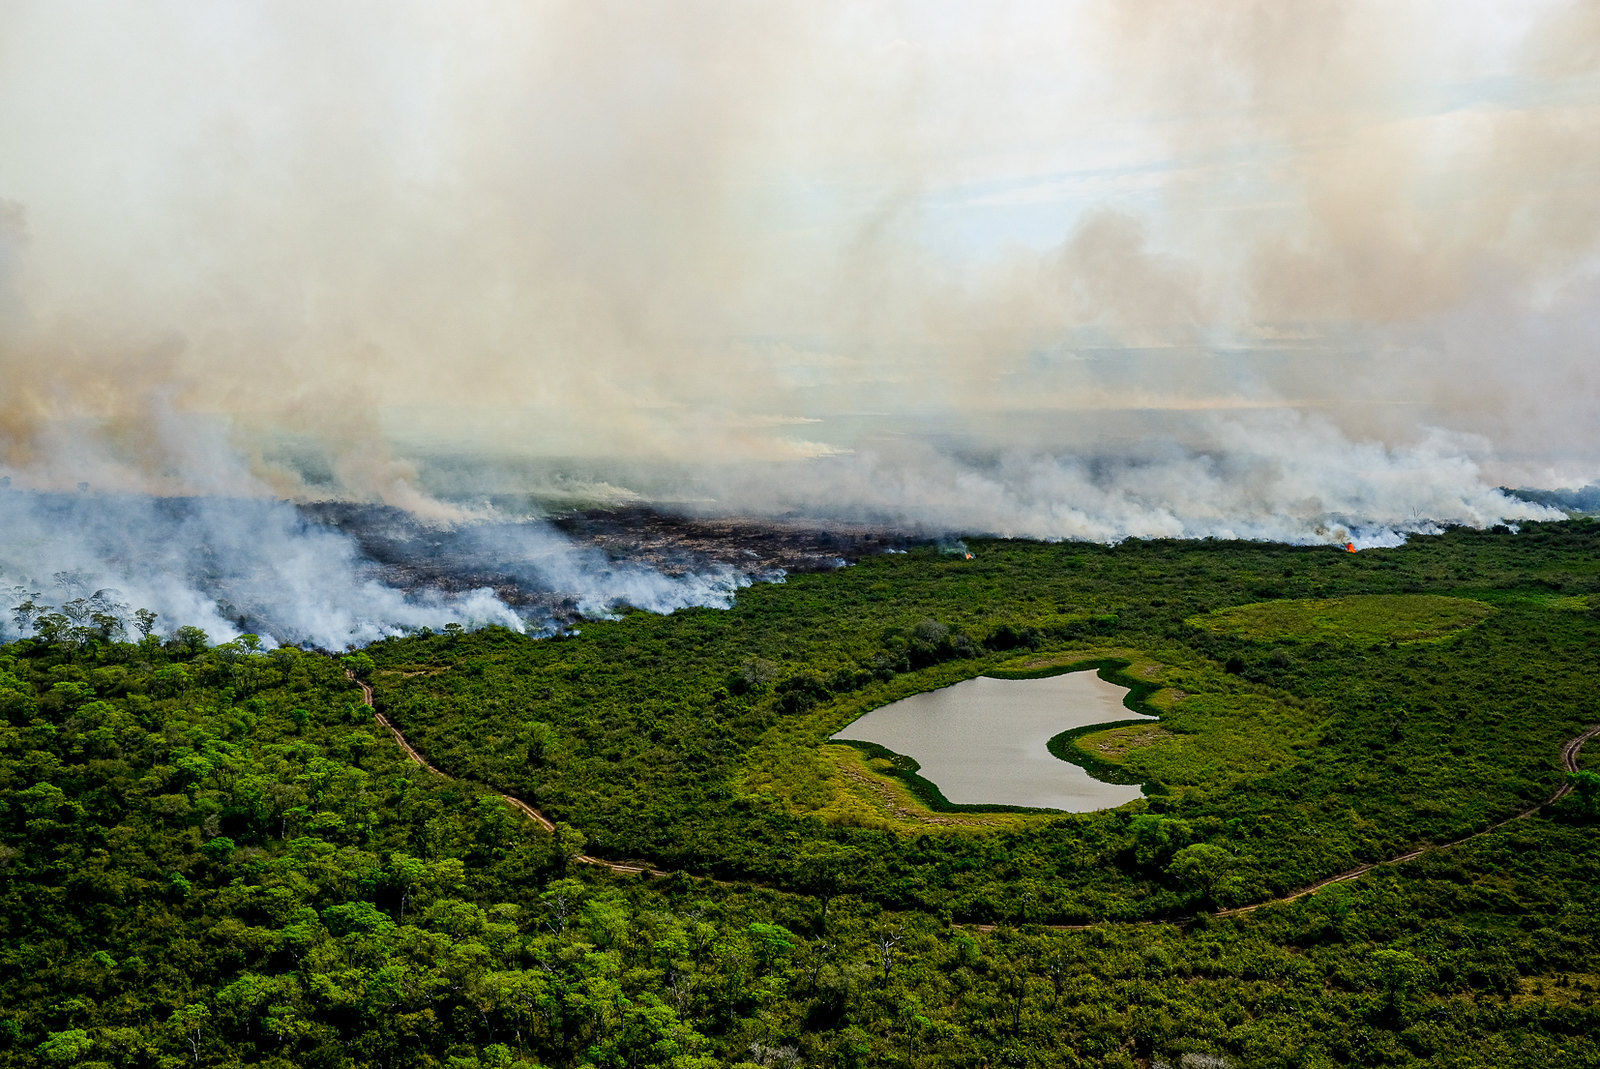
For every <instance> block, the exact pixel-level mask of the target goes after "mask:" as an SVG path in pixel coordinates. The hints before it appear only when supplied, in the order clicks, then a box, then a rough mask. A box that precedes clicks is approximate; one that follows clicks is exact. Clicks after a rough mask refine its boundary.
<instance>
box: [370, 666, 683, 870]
mask: <svg viewBox="0 0 1600 1069" xmlns="http://www.w3.org/2000/svg"><path fill="white" fill-rule="evenodd" d="M344 674H345V675H346V676H347V677H349V679H350V681H351V682H353V683H354V684H355V685H356V686H358V687H360V688H361V694H362V697H363V699H364V700H365V701H366V703H367V708H369V709H371V710H372V716H373V718H374V719H375V720H377V721H378V723H379V724H380V725H382V727H383V728H384V730H385V731H387V732H388V733H389V734H391V735H393V736H394V741H395V742H397V743H399V744H400V749H402V750H404V751H405V752H406V756H407V757H409V758H411V760H413V761H415V762H416V763H417V764H419V765H421V766H422V767H423V768H425V769H427V770H428V771H429V772H432V773H433V774H434V775H435V776H440V777H443V778H444V779H454V778H455V777H454V776H452V775H450V774H449V773H448V772H441V771H440V770H439V769H437V768H434V767H433V766H432V765H430V764H428V759H427V758H426V757H423V756H422V754H420V753H418V752H417V748H416V747H415V746H413V745H411V743H410V742H409V741H408V740H407V739H406V737H405V736H404V735H402V734H401V733H400V729H399V728H397V727H395V726H394V725H393V724H391V723H389V718H388V717H386V716H384V715H383V714H382V713H380V712H378V707H377V705H376V704H375V703H374V702H373V698H372V684H370V683H366V682H364V681H362V680H359V679H357V678H356V674H355V673H354V672H352V671H351V670H350V669H348V668H346V669H345V670H344ZM498 797H499V798H500V800H501V801H502V802H504V803H506V805H509V806H510V807H511V808H512V809H515V810H516V811H517V812H519V813H521V814H522V815H523V816H525V817H527V818H528V819H529V820H531V821H533V822H534V823H535V824H537V825H539V827H541V828H543V829H544V830H545V831H547V832H550V833H552V834H554V832H555V830H556V826H555V822H554V821H552V820H551V819H550V818H549V817H547V816H545V815H544V814H543V813H541V812H539V811H538V810H537V809H535V808H533V806H531V805H529V804H528V803H527V802H524V801H523V800H522V799H521V798H513V797H512V796H511V795H509V794H501V795H499V796H498ZM572 860H574V861H576V862H578V864H580V865H598V866H599V867H601V868H603V869H610V870H611V871H612V872H620V873H625V874H637V873H640V872H648V873H650V875H652V876H665V875H667V873H665V872H663V871H662V870H660V869H653V868H651V867H650V866H648V865H643V864H639V865H636V864H633V863H631V862H626V861H607V860H605V859H604V858H600V857H591V856H590V855H588V854H579V855H577V856H576V857H574V858H573V859H572Z"/></svg>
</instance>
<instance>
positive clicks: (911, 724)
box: [833, 671, 1156, 813]
mask: <svg viewBox="0 0 1600 1069" xmlns="http://www.w3.org/2000/svg"><path fill="white" fill-rule="evenodd" d="M1127 693H1128V691H1127V688H1125V687H1119V686H1116V685H1115V684H1112V683H1107V682H1106V681H1105V680H1103V679H1101V678H1100V677H1099V676H1098V675H1096V674H1095V673H1094V672H1092V671H1085V672H1069V673H1067V674H1066V675H1059V676H1047V677H1046V678H1044V679H991V678H989V677H987V676H979V677H978V678H977V679H969V680H966V681H965V682H962V683H957V684H956V685H955V686H953V687H945V688H944V689H942V690H933V691H929V692H927V693H926V694H916V695H913V696H911V697H909V698H905V699H902V700H901V701H897V702H895V703H894V704H892V705H885V706H884V707H883V708H881V709H874V710H873V711H872V712H870V713H868V714H867V715H866V716H863V717H862V718H861V719H859V720H857V721H856V722H855V723H853V724H851V725H850V726H849V727H847V728H845V729H844V730H843V731H840V732H839V733H838V734H836V735H834V736H833V738H834V739H835V740H837V741H846V740H854V741H857V742H875V743H877V744H878V745H879V746H884V747H887V748H888V749H891V750H893V751H894V752H895V753H899V754H905V755H906V756H907V757H910V758H913V759H915V760H916V762H917V763H918V764H919V765H921V766H922V767H921V768H920V769H919V770H918V772H917V774H918V775H919V776H921V777H922V778H923V779H925V780H928V781H930V782H932V783H934V784H936V785H937V786H938V788H939V790H940V791H941V792H943V794H944V796H945V798H947V799H948V800H950V801H951V802H956V803H959V804H966V805H1021V806H1031V807H1035V808H1039V809H1064V810H1066V811H1068V812H1071V813H1088V812H1092V811H1094V810H1096V809H1110V808H1113V807H1115V806H1119V805H1122V804H1123V803H1124V802H1131V801H1133V800H1134V799H1135V798H1139V797H1142V796H1143V795H1142V792H1141V791H1140V790H1139V787H1138V786H1137V785H1133V784H1123V783H1102V782H1100V781H1099V780H1097V779H1095V778H1094V777H1092V776H1090V775H1089V773H1087V772H1085V771H1084V770H1083V769H1081V768H1079V767H1078V766H1077V765H1072V764H1068V763H1067V762H1065V761H1062V760H1060V759H1059V758H1057V757H1054V756H1053V755H1052V754H1051V753H1050V750H1049V748H1048V746H1047V744H1048V743H1049V741H1050V739H1051V738H1052V737H1053V736H1055V735H1059V734H1061V732H1063V731H1066V730H1068V729H1069V728H1078V727H1088V726H1090V725H1091V724H1105V723H1110V722H1112V721H1116V720H1154V719H1156V718H1155V717H1153V716H1145V715H1143V714H1141V713H1136V712H1134V711H1133V710H1131V709H1129V708H1128V707H1127V706H1125V705H1123V704H1122V699H1123V697H1124V696H1125V695H1126V694H1127Z"/></svg>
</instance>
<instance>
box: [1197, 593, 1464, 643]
mask: <svg viewBox="0 0 1600 1069" xmlns="http://www.w3.org/2000/svg"><path fill="white" fill-rule="evenodd" d="M1493 612H1494V609H1493V608H1491V607H1490V606H1488V605H1485V604H1484V603H1483V602H1481V601H1472V600H1469V599H1467V598H1452V597H1444V596H1441V595H1437V594H1363V595H1356V596H1354V597H1348V598H1321V599H1313V598H1300V599H1295V600H1288V601H1258V602H1255V603H1253V604H1250V605H1236V606H1234V607H1233V608H1230V609H1218V610H1217V611H1215V612H1209V613H1206V614H1204V615H1201V616H1191V617H1189V619H1188V620H1186V621H1185V622H1186V623H1188V624H1189V625H1190V626H1193V627H1198V628H1202V629H1204V630H1206V631H1212V632H1215V633H1218V634H1224V635H1235V636H1238V637H1240V638H1246V639H1251V640H1253V641H1257V642H1317V641H1333V642H1420V641H1424V640H1427V639H1437V638H1444V637H1446V636H1448V635H1453V634H1456V633H1458V632H1461V631H1465V630H1466V629H1467V628H1469V627H1471V626H1473V625H1474V624H1476V623H1479V622H1480V621H1482V620H1484V619H1485V618H1487V617H1488V616H1489V615H1490V614H1491V613H1493Z"/></svg>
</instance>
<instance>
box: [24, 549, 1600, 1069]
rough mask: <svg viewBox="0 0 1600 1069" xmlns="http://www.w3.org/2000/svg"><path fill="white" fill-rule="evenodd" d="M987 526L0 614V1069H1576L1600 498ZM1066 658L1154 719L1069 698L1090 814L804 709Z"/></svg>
mask: <svg viewBox="0 0 1600 1069" xmlns="http://www.w3.org/2000/svg"><path fill="white" fill-rule="evenodd" d="M969 544H970V545H971V547H972V550H973V553H974V558H973V559H972V560H966V559H960V558H956V557H953V556H946V555H940V554H938V553H936V552H933V551H920V552H913V553H910V554H906V555H899V554H896V555H892V556H884V557H875V558H870V559H868V560H865V561H863V562H862V563H861V564H860V565H858V566H856V567H852V568H848V569H843V570H840V571H838V572H834V573H828V574H817V575H807V576H799V577H794V578H792V579H791V580H790V581H788V582H786V583H783V584H774V585H764V586H757V587H753V588H751V589H749V590H746V591H744V592H742V593H741V594H740V596H739V598H738V599H737V601H736V602H735V604H734V606H733V608H731V609H729V610H727V611H711V610H696V611H684V612H679V613H675V614H673V615H671V616H655V615H650V614H647V613H642V612H633V613H626V614H624V615H623V616H622V617H621V618H620V619H617V620H612V621H592V622H588V623H586V624H584V625H583V627H582V628H581V633H580V634H577V635H573V636H568V637H565V638H561V639H556V640H543V641H540V640H532V639H528V638H524V637H522V636H519V635H515V634H511V633H509V632H505V631H500V630H493V629H490V630H486V631H481V632H476V633H459V632H452V633H448V634H434V635H418V636H412V637H407V638H399V639H393V640H389V641H386V642H382V643H378V644H376V645H374V646H371V647H368V648H367V649H366V650H363V651H360V652H357V653H354V654H352V655H350V656H349V657H348V658H346V659H344V660H342V661H340V660H334V659H330V658H328V657H326V656H323V655H319V654H314V653H302V652H299V651H294V650H278V651H273V652H270V653H268V652H263V651H261V650H259V649H256V648H253V647H252V646H251V645H250V644H249V643H247V642H240V643H231V644H225V645H223V646H219V647H214V648H209V649H208V648H206V647H205V645H204V644H203V643H201V642H199V641H197V640H195V636H194V635H192V634H181V635H180V636H178V637H176V638H175V639H174V640H173V641H168V642H162V641H160V640H159V639H157V638H154V637H152V638H147V639H145V640H144V641H141V642H123V641H112V636H111V635H109V634H107V635H104V636H101V637H99V638H96V637H94V636H92V635H77V636H72V635H54V636H51V637H49V638H39V639H30V640H25V641H22V642H18V643H14V644H12V645H10V646H7V647H4V648H0V715H3V717H4V722H3V724H0V807H3V808H0V864H3V867H0V923H3V929H0V963H3V966H4V968H3V970H0V1005H3V1007H4V1015H3V1017H0V1065H16V1066H34V1065H40V1064H45V1065H49V1064H60V1065H84V1066H119V1067H120V1066H141V1067H142V1066H167V1065H171V1066H178V1065H197V1066H229V1065H242V1064H263V1065H277V1066H346V1065H348V1066H385V1067H389V1066H448V1067H451V1069H471V1067H474V1066H533V1065H546V1066H579V1065H593V1066H618V1067H620V1066H633V1065H659V1066H677V1067H680V1069H699V1067H706V1069H709V1067H711V1066H720V1065H731V1064H738V1063H745V1064H751V1065H759V1066H789V1065H802V1064H803V1065H818V1066H824V1065H826V1066H832V1065H840V1066H935V1065H938V1066H944V1065H965V1066H998V1065H1006V1066H1116V1067H1121V1069H1132V1067H1139V1069H1148V1067H1149V1066H1151V1065H1153V1064H1154V1063H1156V1062H1158V1061H1165V1062H1167V1063H1169V1064H1174V1065H1176V1064H1179V1062H1180V1059H1181V1057H1182V1056H1183V1055H1184V1054H1191V1055H1196V1056H1201V1055H1203V1056H1206V1057H1209V1058H1214V1059H1224V1061H1216V1062H1213V1063H1211V1064H1218V1065H1221V1064H1227V1065H1232V1066H1238V1067H1256V1066H1260V1067H1269V1069H1280V1067H1281V1069H1291V1067H1313V1066H1337V1065H1361V1066H1369V1065H1370V1066H1395V1065H1427V1066H1438V1067H1445V1066H1450V1067H1462V1069H1465V1067H1477V1066H1484V1067H1487V1066H1497V1067H1498V1066H1505V1065H1562V1066H1600V1041H1597V1040H1596V1038H1595V1037H1596V1036H1600V1008H1597V1001H1600V971H1597V968H1596V964H1595V963H1596V962H1597V961H1600V915H1597V909H1600V907H1597V905H1596V901H1597V899H1596V896H1595V894H1594V888H1595V886H1596V884H1597V883H1600V775H1595V774H1594V770H1596V769H1600V763H1597V758H1600V755H1597V754H1596V753H1595V752H1594V750H1595V748H1596V747H1595V746H1593V745H1591V746H1590V747H1589V749H1588V750H1586V751H1584V753H1583V754H1582V757H1581V767H1582V768H1584V769H1585V770H1587V771H1586V772H1584V773H1580V774H1579V779H1578V789H1577V790H1575V791H1573V792H1572V793H1570V794H1568V795H1566V796H1565V797H1564V798H1562V799H1560V801H1559V802H1557V803H1556V804H1554V805H1552V806H1550V807H1547V808H1544V809H1538V806H1539V804H1540V803H1541V802H1542V801H1543V800H1544V799H1546V798H1547V797H1549V796H1550V795H1551V794H1552V792H1553V791H1554V790H1555V789H1556V788H1558V787H1559V786H1560V785H1561V784H1562V783H1563V782H1564V781H1566V779H1567V775H1566V773H1565V772H1564V771H1563V768H1562V765H1561V757H1560V755H1561V752H1562V748H1563V746H1564V745H1565V744H1566V743H1567V742H1568V741H1569V740H1571V739H1573V738H1574V737H1576V736H1577V735H1579V734H1580V733H1581V732H1583V731H1584V730H1585V728H1586V727H1587V726H1589V725H1593V724H1596V723H1600V700H1597V698H1596V694H1597V689H1596V686H1595V682H1596V674H1597V670H1596V667H1595V666H1596V663H1597V661H1600V612H1597V611H1596V608H1595V604H1596V602H1595V595H1597V594H1600V524H1595V523H1592V522H1584V521H1573V522H1566V523H1554V524H1530V525H1528V526H1527V527H1525V528H1524V529H1523V530H1522V531H1521V532H1518V533H1512V532H1510V531H1507V530H1503V529H1501V530H1496V531H1486V532H1475V531H1465V530H1462V531H1452V532H1450V533H1448V534H1446V535H1443V536H1439V537H1432V538H1423V539H1416V540H1414V541H1413V542H1412V543H1410V544H1408V545H1406V546H1402V547H1399V548H1396V549H1386V550H1371V551H1364V552H1362V553H1358V554H1348V553H1344V552H1336V551H1334V550H1332V549H1319V548H1306V547H1288V546H1278V545H1269V544H1258V543H1214V542H1203V543H1183V542H1130V543H1124V544H1121V545H1118V546H1115V547H1106V546H1093V545H1082V544H1058V545H1039V544H1032V543H1017V542H1003V541H971V542H970V543H969ZM1381 599H1389V600H1381ZM1261 606H1268V607H1267V608H1261ZM1082 665H1094V666H1096V667H1097V668H1098V669H1099V671H1100V672H1101V673H1102V675H1103V676H1105V677H1107V678H1109V679H1110V680H1111V681H1113V682H1117V683H1119V684H1120V685H1124V686H1128V687H1130V688H1131V689H1133V690H1134V691H1135V692H1136V693H1135V694H1134V699H1133V700H1134V701H1135V703H1136V705H1139V703H1142V707H1148V709H1149V710H1150V711H1152V712H1154V713H1156V714H1159V718H1160V719H1159V721H1157V722H1149V721H1146V722H1140V723H1137V724H1134V725H1127V726H1122V727H1114V726H1098V725H1096V726H1090V727H1088V728H1086V729H1085V730H1083V731H1082V732H1081V733H1080V732H1069V733H1066V734H1065V735H1058V736H1057V737H1056V739H1055V740H1054V745H1055V746H1056V748H1057V749H1058V751H1060V752H1061V753H1063V754H1065V755H1066V756H1069V757H1070V758H1072V759H1073V760H1075V761H1078V762H1081V763H1083V764H1085V765H1086V766H1087V767H1092V768H1095V770H1096V772H1097V774H1117V775H1122V776H1124V777H1125V778H1127V779H1129V780H1131V781H1137V782H1142V783H1145V784H1148V785H1149V786H1148V790H1149V794H1148V796H1147V797H1145V798H1142V799H1139V800H1135V801H1133V802H1131V803H1129V804H1127V805H1124V806H1122V807H1120V808H1117V809H1113V810H1108V811H1102V812H1093V813H1076V814H1050V813H1040V812H1037V811H1028V810H1018V811H986V812H973V811H969V810H963V809H960V808H951V807H948V806H941V805H939V804H938V801H939V800H938V799H936V798H931V797H929V796H928V795H927V794H926V792H925V791H921V790H919V787H918V784H917V782H916V777H914V776H911V777H908V776H906V775H904V773H905V772H906V771H907V770H906V769H903V768H896V767H895V765H894V762H893V761H891V760H887V759H884V758H883V757H881V756H879V755H874V754H868V753H863V752H861V751H858V750H856V749H854V748H852V747H846V746H840V745H837V744H830V743H829V742H828V739H829V737H830V736H831V735H833V734H834V733H836V732H838V731H839V730H840V729H842V728H844V727H845V726H846V725H847V724H849V723H851V722H852V721H854V720H856V719H857V718H859V717H860V716H861V715H862V714H864V713H866V712H867V711H869V710H871V709H874V708H879V707H882V706H886V705H888V704H889V703H891V702H894V701H897V700H900V699H903V698H907V697H909V696H911V695H914V694H920V693H924V692H928V691H932V690H935V689H938V688H941V687H947V686H950V685H952V684H956V683H959V682H961V681H963V680H969V679H973V678H975V677H977V676H980V675H984V674H1003V675H1011V676H1018V677H1026V676H1028V675H1045V674H1051V673H1059V672H1061V671H1062V670H1063V669H1066V668H1071V667H1075V666H1082ZM347 668H348V669H350V670H351V671H354V672H355V673H357V674H358V675H359V676H361V677H362V678H364V679H367V680H369V681H370V682H371V684H372V686H373V688H374V690H375V694H376V704H377V705H378V706H379V708H380V709H382V710H383V711H384V712H385V713H386V714H387V715H388V716H389V717H390V718H391V719H392V720H393V722H394V723H395V724H396V725H397V726H398V727H399V728H400V729H401V730H403V731H404V732H405V733H406V735H407V737H408V738H409V739H410V741H411V742H412V743H413V744H415V745H416V747H417V748H418V749H419V750H420V751H421V752H422V753H424V754H425V755H427V758H428V760H429V761H431V762H432V763H433V764H435V765H436V766H438V767H439V768H441V769H443V770H445V771H447V772H449V773H451V774H452V775H453V776H455V777H457V778H456V779H453V780H445V779H442V778H440V777H438V776H434V775H432V774H430V773H428V772H426V771H424V770H422V769H420V768H418V767H417V766H415V765H414V764H413V763H412V762H411V761H409V760H408V759H407V757H406V756H405V754H404V753H403V752H402V751H401V750H400V749H399V748H398V747H397V746H396V745H395V743H394V740H393V738H392V737H391V736H390V735H389V734H388V733H387V732H385V731H383V730H382V729H381V728H380V727H379V726H378V725H376V724H375V723H374V722H373V719H372V716H371V710H370V709H368V708H366V707H364V706H363V705H362V704H361V697H362V695H361V692H360V691H359V690H358V689H357V687H356V686H355V685H354V684H353V683H351V682H350V680H349V679H347V678H346V674H345V673H346V669H347ZM1585 776H1586V777H1587V778H1583V777H1585ZM494 791H501V792H505V793H509V794H514V795H516V796H518V797H520V798H522V799H524V800H526V801H528V802H530V803H532V804H534V805H536V806H538V807H539V808H540V809H541V810H542V811H543V812H544V813H545V814H547V815H548V816H550V817H551V818H553V819H554V820H555V821H557V822H558V824H557V831H556V833H555V834H553V835H552V834H547V833H545V832H543V831H542V830H541V829H540V828H539V827H538V826H537V825H535V824H534V823H533V822H532V821H529V820H526V819H523V818H522V817H521V816H520V815H519V814H518V813H517V812H516V811H514V810H513V809H511V808H510V807H508V806H507V805H505V804H504V803H503V802H502V801H500V800H499V799H498V798H497V797H496V796H495V794H494V793H493V792H494ZM1529 809H1534V810H1536V811H1535V812H1534V813H1533V815H1531V816H1529V817H1527V818H1526V819H1521V820H1514V821H1512V822H1511V823H1509V824H1506V825H1505V826H1504V827H1501V828H1499V829H1497V830H1494V831H1492V832H1490V833H1488V834H1485V835H1481V836H1478V837H1476V838H1472V839H1470V840H1468V841H1467V842H1465V843H1462V844H1460V845H1456V846H1451V847H1449V848H1447V849H1441V850H1435V851H1431V852H1424V853H1422V854H1421V855H1420V856H1418V857H1416V858H1415V859H1413V860H1410V861H1407V862H1405V863H1403V864H1398V865H1386V866H1380V867H1378V868H1375V869H1373V870H1372V871H1371V872H1368V873H1367V874H1366V875H1363V876H1362V877H1361V878H1359V879H1357V880H1353V881H1350V882H1346V883H1340V884H1335V885H1333V886H1330V887H1328V888H1326V889H1324V890H1321V891H1319V892H1317V893H1316V894H1313V895H1309V896H1306V897H1302V898H1298V899H1295V900H1294V901H1288V902H1283V903H1281V904H1276V905H1267V906H1265V907H1264V908H1261V909H1258V910H1255V911H1253V912H1249V913H1242V914H1237V915H1220V911H1222V910H1226V909H1228V908H1231V907H1239V906H1246V905H1251V904H1254V903H1260V902H1264V901H1270V900H1272V899H1276V898H1281V897H1284V896H1287V895H1289V894H1292V893H1294V892H1296V891H1297V890H1299V889H1302V888H1304V887H1306V886H1308V885H1311V884H1313V883H1315V882H1317V881H1320V880H1323V879H1326V878H1328V877H1330V876H1333V875H1336V874H1339V873H1342V872H1345V871H1347V870H1349V869H1351V868H1354V867H1356V866H1358V865H1361V864H1365V863H1369V862H1378V861H1382V860H1384V859H1386V858H1391V857H1395V856H1398V855H1400V854H1403V853H1406V852H1409V851H1412V850H1416V849H1418V848H1419V847H1426V846H1428V845H1429V844H1436V843H1446V842H1451V841H1453V840H1456V839H1460V838H1462V837H1463V836H1467V835H1470V834H1472V833H1475V832H1480V831H1483V830H1485V829H1487V828H1490V827H1491V826H1492V825H1494V824H1496V823H1497V822H1499V821H1502V820H1504V819H1505V818H1507V817H1510V816H1513V815H1515V814H1517V813H1519V812H1522V811H1525V810H1529ZM585 853H587V854H593V855H598V856H600V857H606V858H614V859H627V858H639V859H643V860H647V861H648V862H650V864H651V865H653V866H655V867H657V868H661V869H666V870H671V872H672V875H668V876H665V877H654V878H652V877H649V876H647V875H641V876H619V875H616V874H613V873H610V872H608V871H605V870H603V869H601V868H598V867H596V866H592V865H582V864H578V863H576V862H577V860H578V859H579V858H580V857H581V856H582V855H584V854H585ZM1052 925H1054V926H1068V925H1082V926H1085V927H1082V928H1075V929H1068V928H1064V927H1051V926H1052Z"/></svg>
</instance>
